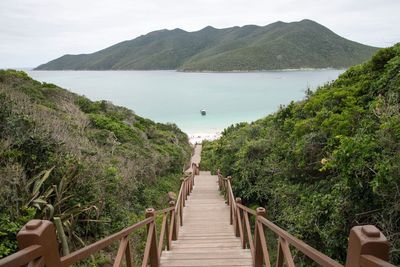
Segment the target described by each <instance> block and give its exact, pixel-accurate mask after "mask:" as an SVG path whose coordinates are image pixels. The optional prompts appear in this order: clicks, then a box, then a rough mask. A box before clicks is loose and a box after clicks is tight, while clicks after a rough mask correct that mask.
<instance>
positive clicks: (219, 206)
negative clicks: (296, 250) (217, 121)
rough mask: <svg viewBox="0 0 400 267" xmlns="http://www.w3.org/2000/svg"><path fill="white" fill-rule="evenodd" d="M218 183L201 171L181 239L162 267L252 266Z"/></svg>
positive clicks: (175, 244) (176, 242)
mask: <svg viewBox="0 0 400 267" xmlns="http://www.w3.org/2000/svg"><path fill="white" fill-rule="evenodd" d="M200 151H201V148H199V149H198V150H197V151H196V152H197V153H200ZM195 154H196V153H195ZM198 159H199V158H198ZM217 181H218V178H217V176H214V175H211V174H210V172H204V171H201V172H200V175H198V176H196V177H195V185H194V188H193V192H192V193H191V194H190V196H189V197H188V200H187V202H186V207H185V208H184V209H185V210H184V218H183V221H184V224H183V226H182V227H181V228H180V230H179V239H178V240H177V241H173V242H172V250H171V251H163V253H162V256H161V266H162V267H175V266H192V267H193V266H252V265H253V261H252V257H251V253H250V250H249V249H242V248H241V241H240V238H238V237H236V236H235V231H234V227H233V226H232V225H230V223H229V207H228V206H227V205H226V203H225V200H224V199H223V197H222V196H221V195H220V193H219V191H218V183H217Z"/></svg>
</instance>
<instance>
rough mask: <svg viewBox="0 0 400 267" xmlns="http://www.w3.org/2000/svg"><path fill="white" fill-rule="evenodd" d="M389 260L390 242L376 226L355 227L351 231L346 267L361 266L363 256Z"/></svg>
mask: <svg viewBox="0 0 400 267" xmlns="http://www.w3.org/2000/svg"><path fill="white" fill-rule="evenodd" d="M362 255H371V256H374V257H376V258H379V259H381V260H384V261H387V260H388V259H389V242H388V241H387V239H386V237H385V236H384V235H383V234H382V233H381V231H379V229H378V228H376V227H375V226H374V225H363V226H354V227H353V228H352V229H351V231H350V236H349V245H348V249H347V259H346V267H359V266H361V258H362V257H361V256H362Z"/></svg>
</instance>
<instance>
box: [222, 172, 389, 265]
mask: <svg viewBox="0 0 400 267" xmlns="http://www.w3.org/2000/svg"><path fill="white" fill-rule="evenodd" d="M217 175H218V185H219V189H220V190H221V191H223V192H224V195H225V198H226V203H227V205H229V208H230V211H231V212H230V214H231V216H230V223H231V224H232V225H233V226H234V229H235V235H236V236H237V237H240V240H241V244H242V248H249V249H250V251H251V255H252V257H253V265H254V266H256V267H261V266H264V265H265V266H267V267H270V266H271V262H270V256H269V251H268V246H267V240H266V236H265V232H264V227H266V228H268V229H269V230H271V231H272V232H273V233H275V234H276V235H277V236H278V246H277V257H276V267H282V266H283V264H284V263H286V265H287V266H289V267H294V266H295V263H294V261H293V256H292V254H291V252H290V247H289V245H291V246H293V247H295V248H296V249H297V250H298V251H301V252H302V253H303V254H304V255H306V256H307V257H308V258H310V259H311V260H313V261H314V262H315V263H318V264H320V265H321V266H324V267H344V266H343V265H342V264H340V263H338V262H337V261H335V260H333V259H331V258H330V257H328V256H327V255H325V254H323V253H321V252H320V251H318V250H316V249H315V248H313V247H311V246H309V245H308V244H306V243H305V242H303V241H301V240H300V239H298V238H296V237H294V236H293V235H291V234H290V233H288V232H287V231H285V230H283V229H282V228H280V227H279V226H277V225H276V224H274V223H273V222H271V221H269V220H268V219H267V218H266V212H265V209H264V208H258V209H257V210H253V209H250V208H248V207H246V206H245V205H243V204H242V201H241V199H240V198H235V196H234V194H233V189H232V184H231V181H232V178H231V177H230V176H228V177H226V178H225V177H223V176H222V175H221V173H220V171H219V169H218V170H217ZM249 214H251V215H253V216H255V226H254V233H252V231H251V225H250V220H249ZM370 247H373V248H374V249H370ZM378 248H379V249H378ZM364 251H368V252H369V253H374V255H370V254H364V253H365V252H364ZM388 257H389V245H388V241H387V239H386V237H385V236H384V235H383V234H382V233H381V232H380V231H379V230H378V229H377V228H376V227H375V226H372V225H366V226H355V227H353V228H352V230H351V232H350V238H349V245H348V253H347V260H346V265H345V266H346V267H378V266H383V267H395V266H394V265H392V264H391V263H389V262H388Z"/></svg>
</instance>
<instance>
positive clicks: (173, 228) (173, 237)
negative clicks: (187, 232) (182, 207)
mask: <svg viewBox="0 0 400 267" xmlns="http://www.w3.org/2000/svg"><path fill="white" fill-rule="evenodd" d="M169 206H170V207H175V201H173V200H171V201H170V202H169ZM175 212H176V209H173V210H171V211H170V215H169V216H170V217H169V220H170V223H171V226H170V227H171V231H170V235H171V240H177V239H178V234H177V233H178V231H177V229H178V224H177V217H176V216H175Z"/></svg>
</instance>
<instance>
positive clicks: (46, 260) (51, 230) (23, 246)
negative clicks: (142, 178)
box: [0, 164, 199, 267]
mask: <svg viewBox="0 0 400 267" xmlns="http://www.w3.org/2000/svg"><path fill="white" fill-rule="evenodd" d="M198 172H199V169H198V165H196V164H192V172H191V173H190V174H188V175H187V177H185V178H184V179H182V183H181V187H180V190H179V194H178V196H177V198H176V202H175V201H174V200H171V201H170V202H169V205H170V207H169V208H166V209H163V210H159V211H155V210H154V209H152V208H149V209H146V218H145V219H144V220H142V221H140V222H138V223H136V224H134V225H132V226H129V227H127V228H125V229H123V230H121V231H119V232H118V233H115V234H113V235H111V236H108V237H106V238H104V239H102V240H99V241H97V242H95V243H93V244H91V245H88V246H85V247H83V248H81V249H79V250H77V251H75V252H72V253H71V254H68V255H63V256H60V249H59V242H58V240H57V235H56V230H55V227H54V225H53V223H52V222H50V221H46V220H31V221H29V222H28V223H27V224H26V225H25V226H24V227H23V228H22V229H21V230H20V232H19V233H18V235H17V241H18V246H19V248H20V250H19V251H18V252H16V253H14V254H12V255H10V256H8V257H6V258H3V259H0V267H16V266H28V267H42V266H46V267H67V266H70V265H72V264H74V263H77V262H79V261H81V260H84V259H86V258H88V257H89V256H92V255H93V254H95V253H97V252H99V251H101V250H103V249H104V248H106V247H108V246H110V245H112V244H114V243H115V242H117V241H119V247H118V251H117V254H116V256H115V258H114V263H113V266H114V267H117V266H121V264H122V262H123V261H125V265H126V266H127V267H132V266H134V262H133V257H132V253H131V249H130V247H131V244H130V243H131V241H130V236H131V234H133V233H134V232H135V230H137V229H139V228H142V227H145V226H146V227H147V241H146V246H145V249H144V253H143V260H142V263H141V266H142V267H145V266H151V267H158V266H159V265H160V257H161V254H162V252H163V248H164V242H165V249H167V250H170V249H171V242H172V240H177V239H178V232H179V227H180V226H182V225H183V211H184V209H183V207H184V206H185V202H186V200H187V197H188V195H189V194H190V193H191V191H192V189H193V185H194V177H195V175H196V174H198ZM157 216H162V223H161V230H160V235H159V236H157V230H156V229H157V227H156V217H157Z"/></svg>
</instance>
